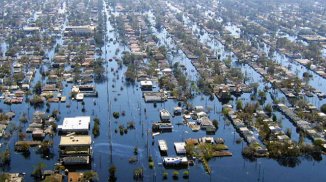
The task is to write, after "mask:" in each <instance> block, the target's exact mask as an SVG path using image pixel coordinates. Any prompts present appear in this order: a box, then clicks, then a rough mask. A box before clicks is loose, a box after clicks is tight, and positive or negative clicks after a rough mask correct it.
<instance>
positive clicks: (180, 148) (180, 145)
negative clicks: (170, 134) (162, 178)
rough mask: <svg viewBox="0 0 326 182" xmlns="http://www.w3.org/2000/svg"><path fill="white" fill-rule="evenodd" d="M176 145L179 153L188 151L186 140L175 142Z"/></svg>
mask: <svg viewBox="0 0 326 182" xmlns="http://www.w3.org/2000/svg"><path fill="white" fill-rule="evenodd" d="M174 147H175V150H176V151H177V153H178V154H185V153H186V143H185V142H174Z"/></svg>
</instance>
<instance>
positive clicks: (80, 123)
mask: <svg viewBox="0 0 326 182" xmlns="http://www.w3.org/2000/svg"><path fill="white" fill-rule="evenodd" d="M90 122H91V117H89V116H77V117H73V118H64V119H63V122H62V125H59V126H58V129H59V131H60V132H61V133H72V132H75V133H80V134H83V133H85V134H87V133H88V130H89V127H90Z"/></svg>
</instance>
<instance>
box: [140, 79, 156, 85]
mask: <svg viewBox="0 0 326 182" xmlns="http://www.w3.org/2000/svg"><path fill="white" fill-rule="evenodd" d="M140 85H141V86H151V85H153V83H152V81H148V80H145V81H140Z"/></svg>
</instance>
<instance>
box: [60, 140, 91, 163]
mask: <svg viewBox="0 0 326 182" xmlns="http://www.w3.org/2000/svg"><path fill="white" fill-rule="evenodd" d="M91 144H92V137H91V136H88V135H76V136H62V137H61V140H60V144H59V148H60V157H61V160H62V162H63V164H64V165H88V164H90V162H91V155H92V147H91Z"/></svg>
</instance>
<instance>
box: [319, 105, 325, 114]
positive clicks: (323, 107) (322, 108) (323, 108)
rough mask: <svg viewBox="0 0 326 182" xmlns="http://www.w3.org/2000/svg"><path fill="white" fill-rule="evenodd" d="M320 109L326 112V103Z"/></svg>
mask: <svg viewBox="0 0 326 182" xmlns="http://www.w3.org/2000/svg"><path fill="white" fill-rule="evenodd" d="M320 111H321V112H323V113H325V114H326V104H323V105H322V106H321V107H320Z"/></svg>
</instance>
